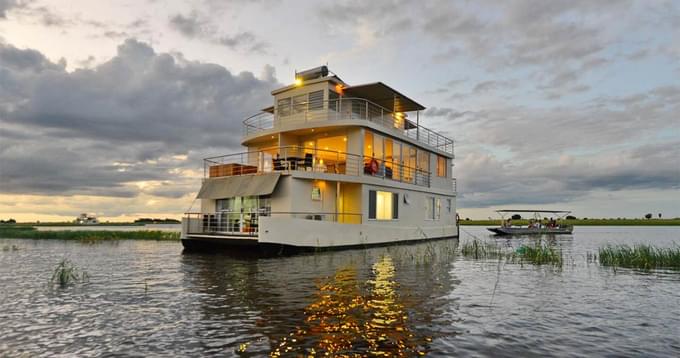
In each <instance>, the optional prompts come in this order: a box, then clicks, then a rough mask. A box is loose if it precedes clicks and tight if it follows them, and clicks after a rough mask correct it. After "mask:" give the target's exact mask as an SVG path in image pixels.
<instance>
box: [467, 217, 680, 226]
mask: <svg viewBox="0 0 680 358" xmlns="http://www.w3.org/2000/svg"><path fill="white" fill-rule="evenodd" d="M528 223H529V222H528V220H524V219H522V220H513V221H512V224H513V225H525V226H526V225H528ZM560 223H563V224H567V225H573V226H680V218H674V219H577V220H562V221H560ZM500 224H501V220H461V221H460V225H461V226H465V225H481V226H500Z"/></svg>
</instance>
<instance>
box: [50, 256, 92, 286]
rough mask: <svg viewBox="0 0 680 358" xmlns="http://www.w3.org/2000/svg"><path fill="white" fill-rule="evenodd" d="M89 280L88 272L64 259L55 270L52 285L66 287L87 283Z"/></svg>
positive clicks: (51, 280)
mask: <svg viewBox="0 0 680 358" xmlns="http://www.w3.org/2000/svg"><path fill="white" fill-rule="evenodd" d="M88 278H89V276H88V275H87V272H85V271H81V270H80V269H78V268H77V267H76V266H75V265H73V263H71V261H69V260H67V259H63V260H61V261H60V262H59V264H58V265H57V267H56V268H55V269H54V272H53V273H52V278H51V279H50V283H52V284H58V285H59V287H66V286H68V285H71V284H73V283H77V282H85V281H87V279H88Z"/></svg>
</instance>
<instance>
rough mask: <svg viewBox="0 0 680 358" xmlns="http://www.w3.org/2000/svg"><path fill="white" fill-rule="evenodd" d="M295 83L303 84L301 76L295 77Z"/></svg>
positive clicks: (297, 84)
mask: <svg viewBox="0 0 680 358" xmlns="http://www.w3.org/2000/svg"><path fill="white" fill-rule="evenodd" d="M295 85H296V86H298V87H299V86H302V78H300V77H297V78H295Z"/></svg>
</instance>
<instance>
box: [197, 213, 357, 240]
mask: <svg viewBox="0 0 680 358" xmlns="http://www.w3.org/2000/svg"><path fill="white" fill-rule="evenodd" d="M263 216H266V217H286V218H295V219H304V220H314V221H329V222H338V223H344V224H361V220H362V219H361V217H362V215H361V214H355V213H334V212H272V211H270V210H257V211H243V212H241V211H221V212H213V213H185V214H184V219H185V220H186V222H187V233H188V234H221V235H238V236H251V237H255V236H257V235H258V232H259V226H260V225H259V223H260V217H263Z"/></svg>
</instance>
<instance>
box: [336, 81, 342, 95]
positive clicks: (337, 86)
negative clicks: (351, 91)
mask: <svg viewBox="0 0 680 358" xmlns="http://www.w3.org/2000/svg"><path fill="white" fill-rule="evenodd" d="M335 92H338V94H342V85H341V84H339V83H338V84H337V85H335Z"/></svg>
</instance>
